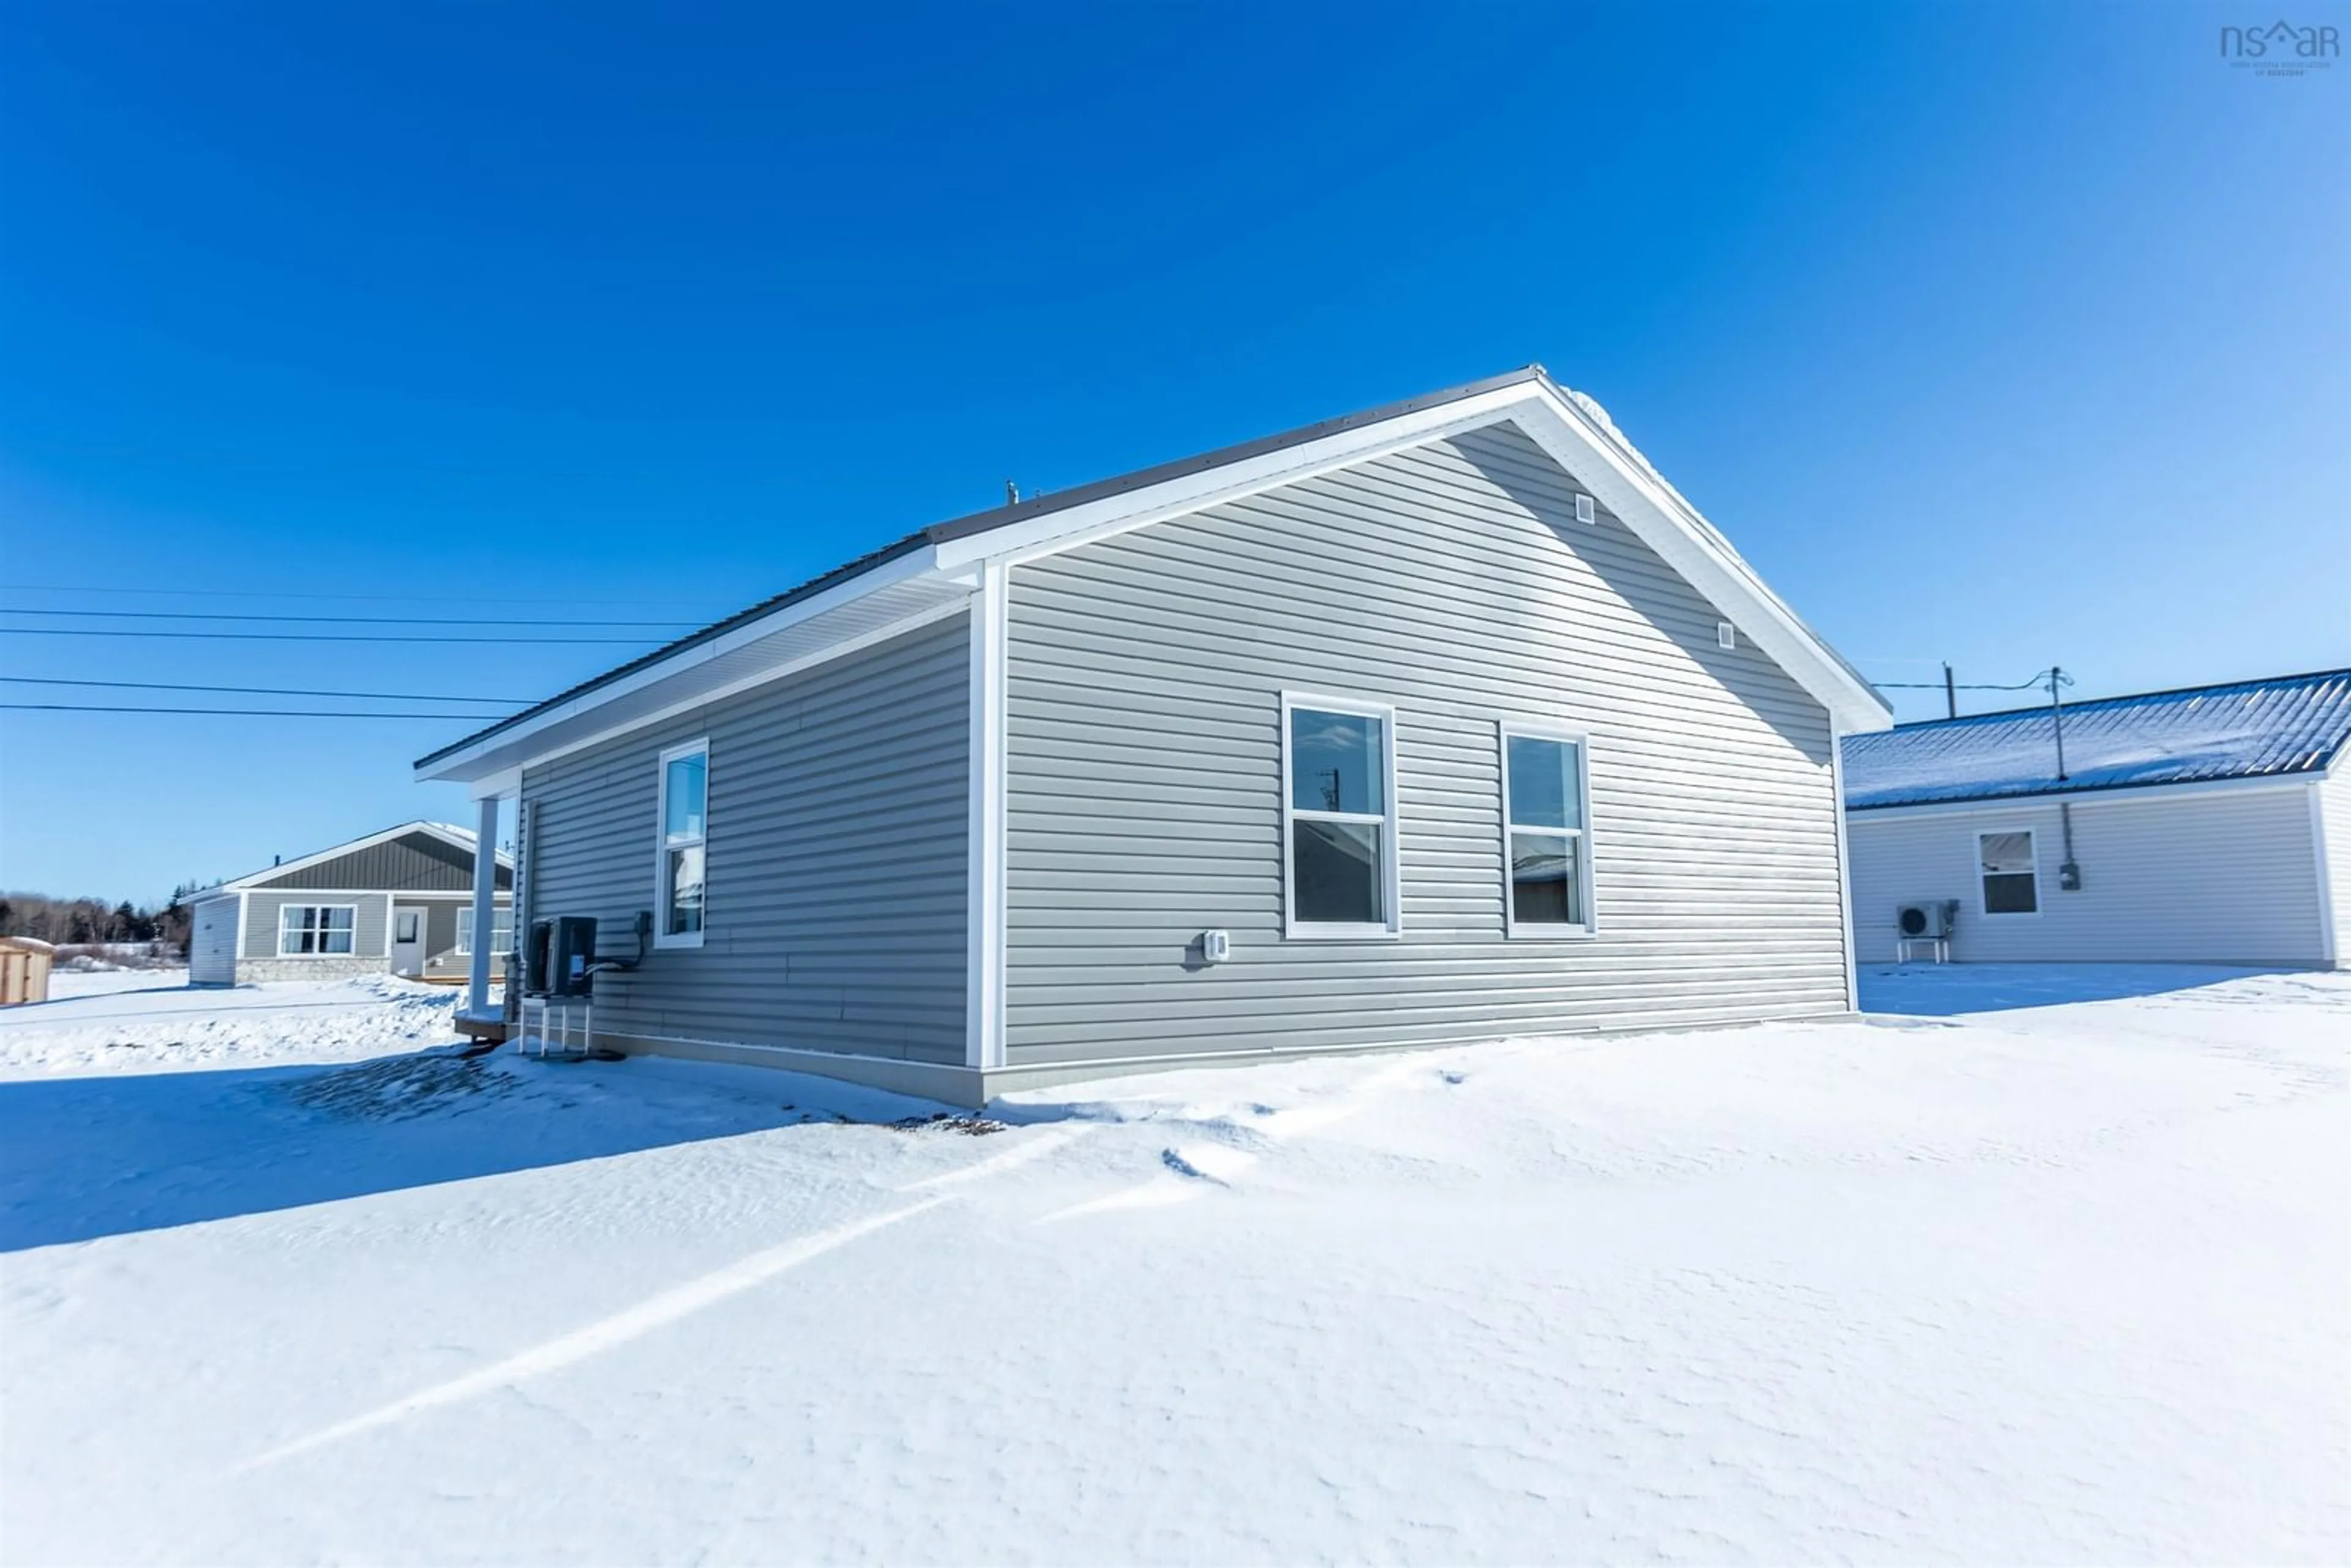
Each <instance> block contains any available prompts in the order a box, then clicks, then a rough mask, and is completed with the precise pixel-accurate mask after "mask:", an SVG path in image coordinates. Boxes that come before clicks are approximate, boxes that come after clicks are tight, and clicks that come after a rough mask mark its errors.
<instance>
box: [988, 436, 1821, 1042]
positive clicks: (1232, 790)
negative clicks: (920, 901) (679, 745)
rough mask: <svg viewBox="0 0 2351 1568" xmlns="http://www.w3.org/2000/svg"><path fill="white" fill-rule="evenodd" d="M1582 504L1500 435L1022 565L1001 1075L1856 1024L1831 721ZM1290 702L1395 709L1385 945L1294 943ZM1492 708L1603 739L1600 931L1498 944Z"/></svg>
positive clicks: (1012, 644)
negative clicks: (1603, 1031)
mask: <svg viewBox="0 0 2351 1568" xmlns="http://www.w3.org/2000/svg"><path fill="white" fill-rule="evenodd" d="M1575 492H1576V486H1574V485H1573V482H1572V481H1571V480H1570V479H1569V478H1568V476H1566V475H1564V474H1563V473H1562V471H1561V470H1560V468H1559V467H1558V465H1556V464H1554V463H1553V462H1552V460H1551V459H1550V458H1549V457H1548V456H1546V455H1544V454H1542V453H1541V451H1540V450H1539V449H1537V448H1536V447H1535V446H1534V444H1532V443H1531V441H1529V440H1528V439H1527V438H1526V437H1525V436H1524V435H1523V434H1520V432H1519V431H1517V430H1516V429H1515V428H1514V427H1510V426H1501V427H1497V428H1494V429H1490V430H1487V431H1481V432H1479V433H1476V434H1469V435H1466V436H1461V437H1458V438H1455V439H1453V440H1451V441H1447V442H1440V443H1435V444H1428V445H1425V446H1421V447H1417V448H1414V449H1412V450H1409V451H1407V452H1405V453H1402V454H1398V455H1392V456H1388V457H1384V458H1381V459H1377V460H1374V461H1370V462H1367V463H1364V464H1362V465H1356V466H1353V467H1351V468H1348V469H1344V470H1342V471H1340V472H1338V473H1335V474H1332V475H1329V476H1322V477H1318V478H1315V479H1312V480H1309V481H1305V482H1301V483H1300V484H1297V485H1293V486H1285V487H1282V488H1280V489H1277V490H1274V491H1270V492H1268V493H1266V494H1264V495H1261V496H1259V497H1252V498H1250V499H1249V500H1246V501H1243V502H1237V503H1234V504H1231V505H1227V506H1221V507H1215V508H1212V509H1209V510H1207V511H1204V512H1201V513H1198V514H1196V515H1192V516H1188V517H1182V518H1179V519H1175V520H1172V521H1169V522H1166V523H1162V524H1158V525H1155V526H1152V527H1149V528H1142V529H1138V530H1134V531H1132V532H1129V533H1125V534H1123V535H1118V536H1115V537H1113V538H1108V539H1104V540H1101V541H1097V542H1095V543H1092V544H1089V545H1085V546H1081V547H1079V548H1077V549H1071V550H1069V551H1066V552H1063V553H1061V554H1058V555H1054V556H1050V557H1047V558H1044V559H1040V560H1038V561H1035V562H1031V563H1028V564H1024V565H1021V566H1019V567H1017V568H1016V569H1015V570H1013V572H1012V573H1011V576H1010V579H1009V595H1010V600H1009V602H1010V611H1009V624H1008V652H1009V659H1008V664H1009V670H1008V712H1009V730H1008V737H1007V744H1008V780H1007V790H1008V801H1007V806H1008V821H1007V829H1008V872H1009V880H1008V911H1007V924H1008V948H1007V998H1006V1042H1007V1052H1008V1061H1009V1062H1010V1064H1011V1065H1013V1066H1015V1067H1018V1066H1021V1065H1023V1064H1031V1063H1047V1062H1054V1061H1086V1060H1100V1059H1110V1058H1117V1057H1142V1056H1160V1055H1183V1054H1187V1053H1200V1052H1213V1051H1234V1050H1253V1049H1265V1050H1297V1049H1310V1048H1343V1047H1355V1046H1367V1045H1379V1044H1386V1043H1405V1042H1437V1041H1445V1040H1473V1039H1479V1038H1487V1037H1491V1036H1496V1035H1501V1034H1509V1033H1513V1032H1517V1033H1531V1032H1544V1031H1556V1030H1573V1029H1589V1028H1604V1027H1612V1026H1622V1027H1635V1026H1655V1025H1660V1024H1674V1023H1684V1022H1687V1023H1691V1024H1697V1023H1702V1022H1713V1021H1733V1020H1744V1019H1766V1018H1782V1017H1790V1016H1799V1015H1818V1014H1824V1013H1834V1012H1838V1011H1842V1010H1844V1008H1845V1007H1846V1006H1847V1005H1848V1004H1847V999H1846V996H1845V988H1844V927H1843V914H1842V909H1843V906H1842V900H1841V883H1840V879H1839V873H1838V866H1837V848H1836V831H1837V823H1836V810H1837V804H1836V800H1835V791H1834V784H1833V781H1832V777H1831V743H1830V724H1829V718H1828V715H1827V713H1826V711H1825V709H1824V708H1823V706H1821V705H1820V704H1819V703H1818V702H1817V701H1816V700H1814V699H1813V697H1811V696H1810V695H1807V694H1806V693H1804V692H1803V690H1802V688H1801V687H1800V686H1799V685H1797V684H1796V682H1795V681H1794V680H1793V679H1792V678H1791V677H1790V676H1789V675H1788V674H1786V673H1785V672H1784V671H1782V670H1781V669H1780V668H1779V667H1778V666H1777V665H1776V664H1773V663H1772V662H1771V660H1770V659H1768V658H1767V657H1765V656H1764V655H1762V654H1761V653H1758V652H1756V651H1755V650H1754V649H1753V648H1752V647H1751V646H1750V645H1749V644H1748V643H1746V642H1745V640H1744V639H1741V640H1740V646H1739V647H1738V648H1737V649H1736V650H1735V651H1728V652H1726V651H1724V650H1722V649H1720V648H1719V647H1718V646H1717V643H1716V628H1717V623H1718V622H1719V619H1720V617H1719V614H1718V612H1717V611H1716V610H1715V609H1714V607H1713V606H1712V605H1710V604H1709V603H1708V602H1707V601H1706V600H1705V599H1704V598H1703V597H1702V596H1701V595H1700V594H1698V592H1697V591H1695V590H1694V589H1692V588H1691V587H1690V586H1689V585H1688V584H1687V581H1685V580H1683V579H1682V578H1680V577H1679V576H1678V575H1677V573H1675V572H1674V571H1673V570H1671V569H1670V568H1668V567H1667V565H1666V564H1665V563H1664V562H1663V561H1662V560H1661V559H1659V558H1658V557H1657V556H1656V553H1655V552H1654V551H1652V550H1650V549H1648V548H1647V547H1646V545H1644V544H1642V543H1641V542H1640V541H1639V540H1638V539H1637V538H1635V536H1634V535H1633V534H1632V533H1631V532H1629V531H1628V530H1627V529H1626V528H1625V526H1624V525H1623V524H1622V523H1621V522H1620V521H1618V520H1617V519H1616V518H1614V517H1612V516H1610V515H1608V514H1607V513H1606V512H1605V511H1603V512H1602V514H1601V518H1600V522H1599V523H1598V525H1597V526H1593V525H1589V524H1579V523H1577V522H1576V521H1575V520H1574V497H1575ZM1285 689H1288V690H1290V691H1293V692H1311V693H1316V694H1321V695H1341V696H1357V697H1363V698H1368V699H1372V700H1374V701H1378V702H1383V703H1388V704H1392V705H1394V706H1395V710H1396V736H1395V752H1396V776H1397V798H1398V802H1399V808H1400V824H1399V834H1400V839H1401V844H1400V851H1401V855H1402V862H1401V865H1402V901H1401V909H1402V916H1403V930H1402V936H1401V937H1400V938H1397V939H1394V940H1385V941H1378V940H1374V941H1363V942H1330V941H1313V940H1307V939H1301V938H1286V937H1285V936H1284V935H1283V930H1282V877H1283V874H1284V873H1283V855H1282V847H1281V841H1280V837H1281V827H1280V823H1281V817H1280V795H1281V780H1280V694H1281V693H1282V692H1283V690H1285ZM1503 718H1510V719H1520V720H1528V721H1540V722H1543V723H1548V724H1552V725H1563V726H1567V727H1574V728H1578V729H1582V730H1583V731H1585V732H1587V733H1588V735H1589V737H1590V748H1591V750H1590V774H1591V786H1592V803H1591V816H1592V838H1591V842H1592V846H1593V857H1594V858H1593V865H1594V882H1595V884H1596V893H1595V905H1594V906H1595V910H1596V915H1597V920H1598V926H1599V931H1598V935H1597V936H1595V937H1594V938H1593V939H1591V940H1588V941H1573V942H1570V941H1558V940H1549V941H1546V940H1536V939H1527V938H1520V939H1515V940H1514V939H1510V938H1508V937H1506V936H1505V933H1504V921H1503V897H1504V891H1503V890H1504V881H1505V871H1504V858H1503V849H1502V836H1501V835H1502V830H1501V802H1500V769H1499V750H1498V744H1497V732H1496V725H1497V721H1498V720H1499V719H1503ZM1211 927H1215V928H1222V929H1224V930H1227V931H1228V932H1229V933H1230V934H1231V937H1232V944H1233V954H1232V957H1231V959H1230V960H1229V961H1228V962H1227V963H1224V964H1221V965H1217V966H1215V967H1198V966H1196V965H1194V964H1190V963H1187V949H1188V947H1189V946H1190V944H1192V943H1193V941H1194V939H1195V938H1196V936H1197V935H1198V934H1199V933H1200V932H1201V931H1203V930H1204V929H1207V928H1211Z"/></svg>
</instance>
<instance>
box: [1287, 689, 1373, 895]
mask: <svg viewBox="0 0 2351 1568" xmlns="http://www.w3.org/2000/svg"><path fill="white" fill-rule="evenodd" d="M1281 770H1282V782H1281V788H1282V839H1283V844H1282V873H1283V874H1282V891H1283V895H1284V900H1285V912H1284V913H1285V920H1284V928H1285V929H1286V931H1287V932H1288V934H1289V935H1290V936H1337V937H1383V936H1395V934H1396V933H1397V931H1398V930H1399V929H1401V922H1400V920H1399V917H1398V912H1397V908H1396V904H1397V891H1398V890H1397V873H1396V843H1395V836H1396V806H1395V710H1394V709H1392V708H1389V707H1386V706H1382V705H1380V704H1376V703H1356V702H1353V701H1350V700H1347V699H1343V698H1330V697H1303V696H1301V697H1292V696H1290V695H1288V694H1287V693H1285V694H1284V695H1283V696H1282V699H1281Z"/></svg>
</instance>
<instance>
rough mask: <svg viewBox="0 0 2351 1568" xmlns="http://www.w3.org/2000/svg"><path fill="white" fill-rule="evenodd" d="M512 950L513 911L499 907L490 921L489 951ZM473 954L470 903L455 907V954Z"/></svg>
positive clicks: (472, 922) (463, 955)
mask: <svg viewBox="0 0 2351 1568" xmlns="http://www.w3.org/2000/svg"><path fill="white" fill-rule="evenodd" d="M513 950H514V911H513V910H511V909H501V910H499V911H497V912H496V915H495V916H494V917H493V918H492V919H491V921H490V951H491V952H493V953H508V952H512V951H513ZM473 954H474V909H473V905H471V904H460V905H458V907H457V956H459V957H464V958H470V957H472V956H473Z"/></svg>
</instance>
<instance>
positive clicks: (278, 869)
mask: <svg viewBox="0 0 2351 1568" xmlns="http://www.w3.org/2000/svg"><path fill="white" fill-rule="evenodd" d="M411 833H423V834H425V835H427V836H428V837H431V838H435V839H439V840H440V841H442V842H443V843H444V844H447V845H449V846H450V847H451V848H453V849H460V850H463V851H465V852H466V853H467V854H472V853H473V852H474V841H473V840H472V839H471V838H463V839H461V838H459V837H457V836H456V835H455V834H454V833H452V832H450V831H447V830H446V829H444V828H443V827H442V826H441V825H440V824H439V823H437V822H427V821H422V820H421V819H420V820H419V821H413V822H402V823H401V824H400V826H398V827H396V828H386V829H384V830H383V831H381V832H380V833H370V834H368V835H367V836H366V837H365V838H360V839H353V840H352V841H350V842H349V843H347V844H337V845H336V846H335V847H334V848H332V849H329V850H320V851H319V852H317V853H315V854H307V855H302V856H299V857H298V858H296V859H294V860H290V861H287V862H283V863H281V864H278V865H274V866H269V867H266V868H265V869H263V870H261V871H253V872H247V873H245V874H244V875H243V876H240V877H235V878H233V879H231V880H230V881H227V882H225V883H221V885H220V891H223V892H235V891H237V890H240V889H243V888H248V887H259V886H261V885H262V884H263V883H267V882H269V881H271V880H273V879H275V878H277V877H281V876H284V875H285V874H286V873H288V872H296V871H305V870H308V868H309V867H311V866H314V865H320V864H323V863H325V862H328V861H330V860H333V859H334V858H335V857H336V856H338V855H348V854H356V853H358V852H360V851H361V850H366V849H373V848H374V847H375V846H376V845H378V844H381V843H389V842H391V841H392V840H394V839H404V838H406V837H407V836H408V835H409V834H411ZM498 863H499V864H500V865H506V864H507V863H508V862H507V856H506V855H505V853H504V852H500V853H499V855H498ZM296 891H299V892H308V891H310V890H308V889H298V890H296Z"/></svg>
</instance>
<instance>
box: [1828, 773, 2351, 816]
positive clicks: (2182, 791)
mask: <svg viewBox="0 0 2351 1568" xmlns="http://www.w3.org/2000/svg"><path fill="white" fill-rule="evenodd" d="M2317 777H2318V776H2317V775H2316V774H2315V773H2264V774H2260V775H2257V776H2255V777H2252V778H2249V779H2181V780H2180V781H2179V782H2178V783H2174V784H2126V785H2120V786H2116V787H2114V788H2111V789H2039V790H2035V791H2033V792H2032V794H2030V795H1980V796H1976V797H1974V798H1972V799H1970V800H1905V801H1902V802H1901V803H1899V804H1897V805H1891V806H1847V807H1846V808H1845V809H1844V810H1845V815H1847V816H1849V817H1867V818H1869V819H1870V820H1871V821H1876V820H1877V819H1879V818H1894V817H1954V816H1964V815H1966V814H1967V813H1969V812H1970V811H1974V812H1993V811H2012V810H2018V809H2020V808H2022V807H2026V806H2054V805H2056V804H2057V803H2058V802H2059V801H2061V800H2062V801H2064V802H2066V803H2068V804H2071V805H2075V806H2095V805H2100V804H2103V803H2104V802H2105V801H2108V800H2112V801H2114V802H2115V803H2116V804H2117V805H2122V804H2126V803H2128V802H2131V801H2134V800H2186V799H2189V798H2192V797H2195V796H2198V795H2250V794H2255V793H2258V792H2259V791H2261V790H2263V789H2309V788H2310V786H2311V784H2312V782H2313V780H2314V779H2316V778H2317Z"/></svg>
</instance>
